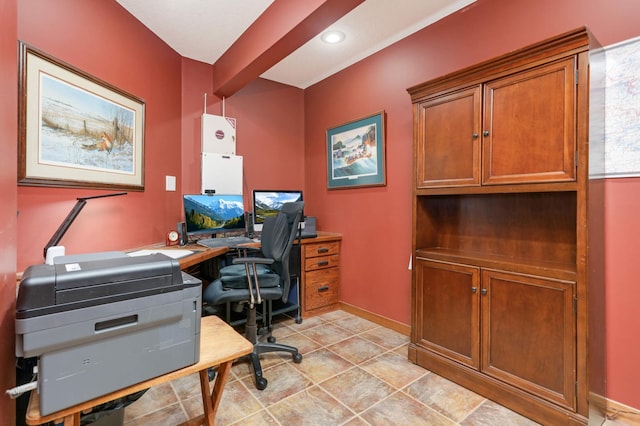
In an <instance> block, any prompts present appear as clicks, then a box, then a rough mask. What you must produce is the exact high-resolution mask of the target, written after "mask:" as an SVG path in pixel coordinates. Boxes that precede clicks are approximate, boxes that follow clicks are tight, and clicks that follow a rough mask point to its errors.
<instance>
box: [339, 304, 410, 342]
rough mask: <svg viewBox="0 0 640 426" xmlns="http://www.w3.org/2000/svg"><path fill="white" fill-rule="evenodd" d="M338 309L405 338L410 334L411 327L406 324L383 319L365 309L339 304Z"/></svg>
mask: <svg viewBox="0 0 640 426" xmlns="http://www.w3.org/2000/svg"><path fill="white" fill-rule="evenodd" d="M339 307H340V309H342V310H343V311H345V312H349V313H350V314H353V315H356V316H359V317H360V318H364V319H366V320H368V321H371V322H373V323H375V324H378V325H381V326H383V327H387V328H390V329H391V330H394V331H397V332H398V333H401V334H404V335H405V336H409V335H410V334H411V326H409V325H407V324H403V323H401V322H398V321H396V320H392V319H390V318H387V317H383V316H382V315H378V314H374V313H373V312H370V311H367V310H366V309H362V308H358V307H357V306H353V305H350V304H348V303H344V302H340V306H339Z"/></svg>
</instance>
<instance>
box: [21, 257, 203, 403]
mask: <svg viewBox="0 0 640 426" xmlns="http://www.w3.org/2000/svg"><path fill="white" fill-rule="evenodd" d="M200 312H201V282H200V280H198V279H196V278H194V277H192V276H190V275H188V274H185V273H184V272H182V271H181V270H180V266H179V264H178V262H177V261H176V260H175V259H171V258H169V257H167V256H165V255H162V254H153V255H148V256H139V257H129V256H127V255H126V254H124V253H120V252H108V253H95V254H92V255H87V256H83V255H81V256H77V257H71V256H69V257H60V258H56V263H55V264H54V265H34V266H30V267H29V268H27V269H26V270H25V272H24V274H23V278H22V280H21V283H20V287H19V290H18V299H17V302H16V355H17V356H19V357H26V358H27V357H38V379H37V380H38V388H37V390H38V393H39V402H40V413H41V414H42V415H47V414H50V413H53V412H55V411H59V410H62V409H65V408H68V407H70V406H73V405H76V404H79V403H82V402H84V401H88V400H90V399H93V398H97V397H99V396H102V395H105V394H108V393H110V392H113V391H116V390H118V389H122V388H124V387H127V386H130V385H133V384H135V383H139V382H141V381H144V380H147V379H150V378H153V377H157V376H160V375H162V374H165V373H167V372H170V371H174V370H177V369H180V368H182V367H186V366H188V365H191V364H194V363H196V362H198V360H199V357H200V315H201V314H200Z"/></svg>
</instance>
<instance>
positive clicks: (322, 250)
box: [304, 241, 340, 258]
mask: <svg viewBox="0 0 640 426" xmlns="http://www.w3.org/2000/svg"><path fill="white" fill-rule="evenodd" d="M338 253H340V242H339V241H328V242H325V243H317V244H305V245H304V257H305V258H309V257H318V256H328V255H332V254H338Z"/></svg>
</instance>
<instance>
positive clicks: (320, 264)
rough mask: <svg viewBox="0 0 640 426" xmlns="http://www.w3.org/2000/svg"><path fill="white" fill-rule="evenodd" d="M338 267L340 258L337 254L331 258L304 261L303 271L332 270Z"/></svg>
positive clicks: (313, 258)
mask: <svg viewBox="0 0 640 426" xmlns="http://www.w3.org/2000/svg"><path fill="white" fill-rule="evenodd" d="M338 265H340V256H338V255H337V254H335V255H333V256H322V257H312V258H311V259H305V260H304V270H305V271H316V270H318V269H326V268H333V267H335V266H338Z"/></svg>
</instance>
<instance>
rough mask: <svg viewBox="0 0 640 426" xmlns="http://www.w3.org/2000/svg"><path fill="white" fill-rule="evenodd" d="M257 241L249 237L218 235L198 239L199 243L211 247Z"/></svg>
mask: <svg viewBox="0 0 640 426" xmlns="http://www.w3.org/2000/svg"><path fill="white" fill-rule="evenodd" d="M253 242H255V241H254V240H253V239H251V238H249V237H218V238H203V239H201V240H198V244H199V245H201V246H205V247H209V248H219V247H233V246H237V245H239V244H247V243H253Z"/></svg>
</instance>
